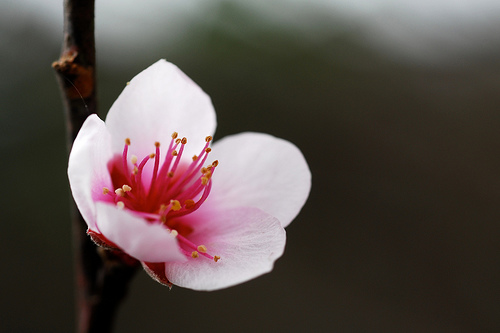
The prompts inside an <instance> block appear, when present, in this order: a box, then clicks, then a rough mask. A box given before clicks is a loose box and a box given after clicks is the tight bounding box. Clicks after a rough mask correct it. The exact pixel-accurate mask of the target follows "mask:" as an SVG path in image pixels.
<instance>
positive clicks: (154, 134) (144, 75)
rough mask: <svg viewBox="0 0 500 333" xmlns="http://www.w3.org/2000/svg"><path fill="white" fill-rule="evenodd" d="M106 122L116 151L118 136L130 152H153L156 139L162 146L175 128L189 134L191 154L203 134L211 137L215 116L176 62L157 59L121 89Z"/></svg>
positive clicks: (199, 146)
mask: <svg viewBox="0 0 500 333" xmlns="http://www.w3.org/2000/svg"><path fill="white" fill-rule="evenodd" d="M106 125H107V126H108V129H109V131H110V133H111V134H112V137H113V149H114V150H115V151H121V150H122V149H123V142H124V141H123V140H125V139H126V138H130V139H131V142H132V145H131V147H130V148H131V151H133V152H134V154H136V155H138V156H140V155H146V154H149V153H152V152H154V143H155V141H159V142H160V143H161V144H162V145H163V146H166V145H168V144H169V143H170V140H171V137H170V136H171V134H172V133H173V132H178V133H179V136H180V137H181V138H182V137H187V138H188V144H187V145H186V156H187V157H188V158H190V157H191V156H192V155H194V154H198V153H199V151H200V150H201V149H202V148H203V145H204V144H205V137H206V136H207V135H213V133H214V131H215V127H216V119H215V111H214V108H213V106H212V102H211V100H210V97H209V96H208V95H207V94H206V93H205V92H204V91H203V90H201V88H200V87H199V86H197V85H196V83H194V82H193V81H192V80H191V79H190V78H189V77H187V76H186V75H185V74H184V73H183V72H182V71H181V70H180V69H179V68H177V67H176V66H175V65H173V64H171V63H169V62H167V61H165V60H160V61H158V62H156V63H155V64H153V65H151V66H150V67H148V68H147V69H145V70H144V71H142V72H141V73H139V74H138V75H137V76H135V77H134V78H133V79H132V80H131V81H130V84H128V85H127V86H126V87H125V89H124V90H123V92H122V93H121V94H120V96H119V97H118V99H117V100H116V101H115V103H114V104H113V106H112V107H111V109H110V111H109V113H108V116H107V118H106ZM141 157H142V156H141Z"/></svg>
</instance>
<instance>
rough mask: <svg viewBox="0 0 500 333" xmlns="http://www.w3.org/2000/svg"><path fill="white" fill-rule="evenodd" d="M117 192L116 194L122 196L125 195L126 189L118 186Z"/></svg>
mask: <svg viewBox="0 0 500 333" xmlns="http://www.w3.org/2000/svg"><path fill="white" fill-rule="evenodd" d="M115 193H116V195H118V196H120V197H124V196H125V191H124V190H123V189H121V188H117V189H116V190H115Z"/></svg>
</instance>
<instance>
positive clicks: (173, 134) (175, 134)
mask: <svg viewBox="0 0 500 333" xmlns="http://www.w3.org/2000/svg"><path fill="white" fill-rule="evenodd" d="M178 135H179V133H177V132H174V133H172V139H174V140H175V139H177V136H178Z"/></svg>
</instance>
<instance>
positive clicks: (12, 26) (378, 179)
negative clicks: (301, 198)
mask: <svg viewBox="0 0 500 333" xmlns="http://www.w3.org/2000/svg"><path fill="white" fill-rule="evenodd" d="M499 17H500V2H498V1H494V0H491V1H488V0H434V1H430V0H429V1H410V0H400V1H391V0H323V1H321V0H314V1H305V0H303V1H300V0H276V1H272V2H270V1H252V2H249V1H243V0H241V1H237V0H234V1H230V0H227V1H201V0H197V1H194V0H188V1H186V0H184V1H180V0H176V1H160V0H157V1H153V0H149V1H142V2H141V3H140V4H138V2H137V1H132V0H120V1H119V0H108V1H100V0H97V1H96V38H97V61H98V93H99V107H100V115H101V117H104V116H105V113H106V112H107V110H108V109H109V107H110V106H111V104H112V103H113V101H114V100H115V99H116V97H117V96H118V94H119V93H120V91H121V90H122V89H123V87H124V85H125V83H126V82H127V81H128V80H130V79H131V78H132V77H133V76H134V75H136V74H137V73H138V72H140V71H141V70H143V69H144V68H146V67H147V66H149V65H150V64H152V63H153V62H155V61H157V60H158V59H160V58H166V59H167V60H169V61H171V62H174V63H175V64H177V65H178V66H179V67H180V68H181V69H182V70H183V71H184V72H185V73H187V74H188V75H189V76H190V77H191V78H192V79H193V80H194V81H196V82H197V83H198V84H199V85H200V86H201V87H202V88H203V89H204V90H205V91H206V92H207V93H208V94H209V95H210V96H211V97H212V100H213V102H214V105H215V108H216V110H217V112H218V114H217V116H218V123H219V126H218V129H217V133H216V139H217V138H221V137H223V136H226V135H228V134H233V133H238V132H241V131H258V132H266V133H271V134H273V135H275V136H279V137H282V138H285V139H287V140H289V141H292V142H294V143H295V144H296V145H297V146H298V147H300V148H301V150H302V151H303V153H304V155H305V156H306V159H307V160H308V162H309V165H310V168H311V170H312V175H313V186H312V192H311V195H310V198H309V201H308V202H307V204H306V205H305V207H304V208H303V210H302V212H301V214H300V215H299V217H298V218H297V219H296V220H295V221H294V222H293V223H292V224H291V225H290V226H289V227H288V228H287V235H288V242H287V247H286V252H285V255H284V256H283V257H282V258H281V259H280V260H278V261H277V263H276V265H275V269H274V271H273V272H272V273H271V274H267V275H265V276H262V277H260V278H258V279H255V280H253V281H251V282H248V283H245V284H242V285H239V286H236V287H232V288H229V289H226V290H222V291H217V292H210V293H206V292H193V291H191V290H187V289H182V288H178V287H174V288H173V289H172V290H171V291H169V290H168V289H167V288H164V287H162V286H160V285H159V284H157V283H156V282H154V281H153V280H151V279H150V278H149V277H148V276H147V275H146V274H145V273H144V272H139V274H137V276H136V278H135V279H134V281H133V283H132V285H131V288H130V294H129V297H128V298H127V300H126V302H125V303H124V304H123V306H122V308H121V310H120V313H119V316H118V318H117V323H116V332H146V331H166V330H168V331H171V332H172V331H173V332H175V331H184V332H194V331H203V332H285V331H293V332H306V331H307V332H325V331H332V332H499V331H500V282H499V281H500V251H499V241H498V240H499V236H500V224H499V221H500V208H499V203H500V132H499V130H498V128H499V127H500V112H499V111H500V57H499V56H500V33H499V32H500V20H499V19H498V18H499ZM62 22H63V9H62V1H56V0H47V1H36V0H6V1H2V2H1V3H0V73H1V78H2V79H1V80H0V150H1V151H0V153H1V155H0V156H1V158H2V161H3V162H2V163H1V164H0V168H1V174H2V175H3V176H2V179H3V180H2V181H5V182H4V183H3V184H4V187H3V188H4V190H5V191H3V192H2V194H1V213H2V214H1V218H0V220H1V227H2V232H1V233H0V260H1V263H2V268H1V273H2V274H1V275H0V294H1V295H2V296H1V301H0V310H1V311H0V313H1V315H0V331H1V332H71V331H72V330H73V328H74V324H75V316H74V309H73V301H74V297H73V263H72V247H71V228H70V223H69V218H70V212H69V207H70V205H69V203H70V193H69V188H68V182H67V177H66V166H67V151H66V144H65V141H64V140H65V132H64V130H65V127H64V122H65V119H64V115H63V112H62V103H61V100H60V94H59V88H58V85H57V82H56V79H55V75H54V72H53V70H52V68H51V67H50V65H51V63H52V61H54V60H56V59H57V58H58V57H59V53H60V48H61V42H62V37H63V36H62ZM288 167H293V166H288Z"/></svg>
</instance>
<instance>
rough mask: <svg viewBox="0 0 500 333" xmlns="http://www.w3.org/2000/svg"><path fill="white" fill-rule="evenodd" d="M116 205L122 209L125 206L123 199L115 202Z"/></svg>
mask: <svg viewBox="0 0 500 333" xmlns="http://www.w3.org/2000/svg"><path fill="white" fill-rule="evenodd" d="M116 207H118V209H123V208H125V204H124V203H123V201H118V202H117V203H116Z"/></svg>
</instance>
